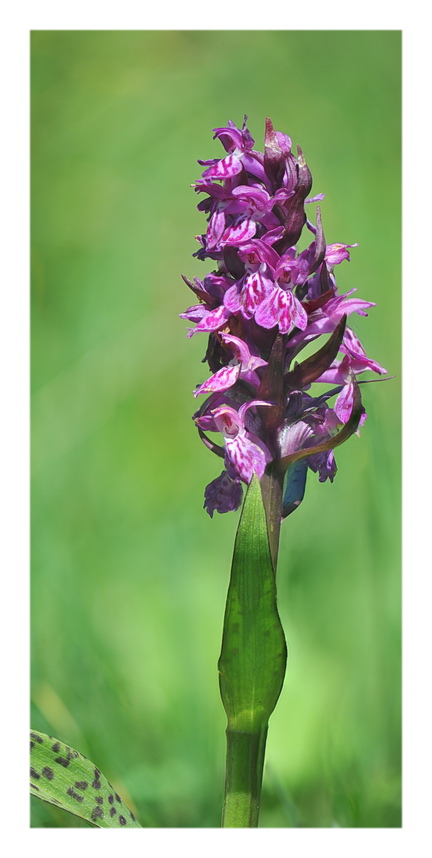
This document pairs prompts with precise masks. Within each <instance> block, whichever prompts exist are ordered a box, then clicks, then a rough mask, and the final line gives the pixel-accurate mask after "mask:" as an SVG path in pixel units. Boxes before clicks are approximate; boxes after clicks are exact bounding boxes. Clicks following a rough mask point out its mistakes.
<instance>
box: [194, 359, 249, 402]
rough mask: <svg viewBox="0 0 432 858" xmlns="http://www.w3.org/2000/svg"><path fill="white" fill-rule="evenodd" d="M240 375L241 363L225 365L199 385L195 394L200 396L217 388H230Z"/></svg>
mask: <svg viewBox="0 0 432 858" xmlns="http://www.w3.org/2000/svg"><path fill="white" fill-rule="evenodd" d="M239 375H240V364H237V366H224V367H222V369H219V370H218V371H217V372H215V373H214V375H212V376H210V378H208V379H207V381H205V382H204V383H203V384H200V385H198V387H197V388H196V390H194V396H199V395H200V394H201V393H213V392H214V391H216V390H228V388H229V387H232V386H233V384H235V383H236V381H237V379H238V377H239Z"/></svg>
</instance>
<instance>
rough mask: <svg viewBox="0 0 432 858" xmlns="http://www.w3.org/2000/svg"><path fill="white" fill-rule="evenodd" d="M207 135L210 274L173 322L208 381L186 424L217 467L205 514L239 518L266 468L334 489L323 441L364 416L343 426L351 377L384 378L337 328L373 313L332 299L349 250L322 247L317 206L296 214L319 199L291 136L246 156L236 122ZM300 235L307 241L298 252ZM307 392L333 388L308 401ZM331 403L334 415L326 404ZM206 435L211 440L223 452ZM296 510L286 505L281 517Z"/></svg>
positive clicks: (246, 144) (269, 137)
mask: <svg viewBox="0 0 432 858" xmlns="http://www.w3.org/2000/svg"><path fill="white" fill-rule="evenodd" d="M214 136H215V138H218V139H219V141H220V142H221V143H222V145H223V147H224V149H225V152H226V154H225V155H224V157H222V158H219V159H212V160H210V161H199V162H198V163H199V164H201V165H202V166H204V167H205V170H204V172H203V174H202V178H201V179H200V180H199V181H197V182H196V183H195V186H194V187H195V190H196V192H197V193H198V194H204V195H205V196H204V199H203V200H202V201H201V202H200V203H199V205H198V209H199V210H200V211H203V212H205V213H206V214H207V230H206V232H205V234H203V235H201V236H198V241H199V243H200V249H199V250H198V251H197V253H196V254H195V255H196V256H197V257H198V258H199V259H200V260H205V259H211V260H213V261H214V268H213V271H211V272H210V273H208V274H206V276H205V277H204V278H203V279H202V280H200V279H198V278H194V280H193V281H191V280H188V279H187V278H186V277H184V278H183V279H184V280H185V282H186V283H187V285H188V286H189V287H190V289H191V290H192V292H193V293H194V294H195V296H196V300H197V303H195V304H194V305H193V306H191V307H189V308H188V309H187V310H186V312H185V313H182V314H181V316H182V318H184V319H187V320H188V321H189V322H192V323H193V324H194V327H193V328H191V329H189V331H188V336H193V335H194V334H196V333H205V334H208V346H207V352H206V355H205V360H206V361H207V363H208V366H209V368H210V372H211V375H210V377H209V378H207V379H206V380H204V381H202V382H201V383H200V384H199V385H198V386H197V388H196V389H195V391H194V395H195V396H196V397H198V396H201V395H207V398H206V399H205V401H204V403H203V405H202V406H201V407H200V409H199V410H198V411H197V412H196V414H195V415H194V420H195V423H196V425H197V427H198V431H199V433H200V436H201V438H202V440H203V441H204V443H205V444H206V446H207V447H209V449H211V450H212V451H213V452H215V453H216V454H217V455H219V456H221V457H223V459H224V465H225V467H224V470H223V471H222V473H221V475H220V476H219V477H217V478H216V479H215V480H213V482H211V483H210V484H209V485H208V486H207V488H206V493H205V508H206V509H207V511H208V513H209V514H210V515H211V516H212V515H213V512H214V511H215V510H216V511H217V512H221V513H222V512H228V511H230V510H234V509H238V507H239V506H240V504H241V500H242V485H241V484H242V483H245V484H248V483H249V482H250V480H251V478H252V476H253V474H254V473H256V474H257V475H258V477H259V478H261V477H262V476H263V474H264V471H265V469H266V468H267V467H268V466H269V465H270V464H272V463H275V462H280V463H282V464H283V463H284V462H285V463H286V464H287V466H288V463H289V461H290V457H291V459H294V460H299V459H300V458H302V460H303V461H302V466H303V473H304V479H303V491H304V482H305V479H306V472H307V468H309V469H311V470H313V471H316V472H318V474H319V479H320V480H321V481H324V480H326V479H330V480H333V478H334V475H335V472H336V464H335V460H334V454H333V449H332V442H331V439H332V438H336V436H337V435H338V433H340V430H341V428H342V427H343V426H344V425H345V426H346V425H347V424H348V425H349V426H351V424H350V420H351V421H352V424H353V427H354V426H355V428H353V430H352V431H355V430H356V429H357V427H358V425H359V424H361V423H363V422H364V419H365V417H366V415H365V413H364V409H363V408H362V407H361V415H360V414H359V415H358V419H357V420H356V421H353V412H354V409H355V408H356V409H357V411H356V413H357V412H358V403H359V389H358V384H357V381H356V378H357V375H358V374H359V373H362V372H364V371H365V370H372V371H373V372H376V373H379V374H382V373H385V372H386V370H385V369H384V368H383V367H381V366H380V365H379V364H378V363H377V362H376V361H373V360H370V359H369V358H368V357H367V355H366V353H365V351H364V349H363V347H362V345H361V343H360V341H359V340H358V338H357V337H356V335H355V334H354V332H353V331H352V330H351V329H350V328H349V327H348V326H347V325H346V320H347V317H348V316H349V315H351V314H353V313H357V314H359V315H363V316H365V315H367V312H366V311H367V310H368V309H369V307H373V306H374V304H373V303H372V302H370V301H363V300H361V299H359V298H356V297H353V293H354V291H355V290H351V291H350V292H347V293H346V294H345V295H339V294H338V291H337V286H336V280H335V275H334V268H335V266H336V265H339V264H340V263H341V262H343V261H344V260H349V258H350V255H349V248H351V247H355V246H356V245H352V244H351V245H350V244H329V245H327V244H326V241H325V238H324V232H323V228H322V223H321V213H320V208H319V207H317V209H316V224H315V225H314V224H313V223H312V222H311V221H310V220H309V219H308V217H307V215H306V208H305V207H306V206H307V205H308V204H310V203H316V202H318V201H320V200H322V199H323V195H322V194H319V195H318V196H315V197H312V198H310V197H309V196H308V195H309V193H310V190H311V186H312V177H311V174H310V171H309V168H308V166H307V164H306V162H305V159H304V157H303V153H302V151H301V149H300V147H297V156H295V155H294V154H293V152H292V151H291V148H292V144H291V140H290V138H289V137H288V136H287V135H286V134H282V133H281V132H279V131H275V130H274V128H273V125H272V122H271V121H270V120H269V119H267V120H266V130H265V140H264V152H263V153H262V152H258V151H256V150H255V149H254V148H253V147H254V140H253V138H252V137H251V134H250V132H249V130H248V128H247V126H246V117H245V120H244V123H243V126H242V128H237V127H236V126H235V125H234V123H233V122H231V121H230V122H228V125H227V127H225V128H216V129H215V131H214ZM304 228H306V230H308V231H309V232H310V233H311V238H312V240H311V242H310V244H309V245H308V246H307V247H306V248H305V249H304V250H302V251H301V252H299V251H298V250H297V246H296V245H297V243H298V241H299V239H300V237H301V235H302V232H303V230H304ZM322 334H329V335H330V338H329V339H328V340H327V342H326V345H325V346H323V347H322V348H321V349H319V351H318V352H317V353H316V355H315V356H313V357H312V358H307V359H306V360H305V361H303V363H300V364H299V363H298V362H297V361H295V359H296V358H297V356H298V355H299V353H300V352H301V350H302V349H303V348H304V347H305V346H306V345H307V344H308V343H310V342H311V341H313V340H315V339H316V338H318V337H319V336H321V335H322ZM339 355H342V357H339ZM276 377H278V381H277V383H276V381H275V378H276ZM312 382H317V383H320V382H323V383H330V384H335V385H336V387H335V388H333V389H332V390H331V391H329V392H327V393H325V394H322V395H320V396H311V395H310V394H309V393H308V392H307V391H308V390H309V389H310V385H311V383H312ZM332 396H336V397H337V398H336V401H335V403H334V406H333V408H331V407H330V406H329V405H328V404H327V400H328V399H329V398H331V397H332ZM207 432H217V433H220V434H221V435H222V438H223V447H222V446H220V445H218V444H217V443H215V442H214V441H211V440H210V439H209V438H208V436H207V434H206V433H207ZM338 443H339V442H338ZM320 445H321V447H323V448H324V449H320V450H318V451H317V449H316V448H317V447H319V446H320ZM335 446H336V442H335ZM309 449H310V451H311V452H310V455H308V454H307V452H305V451H307V450H309ZM301 451H303V452H301ZM293 479H294V476H293ZM296 479H298V471H297V475H296ZM293 486H294V483H293V484H292V486H291V488H290V487H288V495H289V494H290V492H291V494H292V491H293ZM300 494H301V492H300ZM301 496H302V495H301ZM300 500H301V498H300ZM300 500H299V501H298V502H300ZM296 505H298V504H297V503H294V506H292V504H291V505H290V504H288V505H285V511H283V510H281V514H282V515H284V514H288V512H290V511H292V509H293V508H295V507H296Z"/></svg>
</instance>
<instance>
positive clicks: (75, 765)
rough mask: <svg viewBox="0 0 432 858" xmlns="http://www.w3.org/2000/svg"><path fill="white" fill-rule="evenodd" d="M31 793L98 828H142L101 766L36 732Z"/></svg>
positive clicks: (33, 745) (32, 742) (31, 769)
mask: <svg viewBox="0 0 432 858" xmlns="http://www.w3.org/2000/svg"><path fill="white" fill-rule="evenodd" d="M30 792H31V794H32V795H35V796H36V797H37V798H40V799H42V801H46V802H48V803H49V804H54V805H55V806H56V807H61V808H62V809H63V810H68V811H69V812H70V813H73V814H74V815H75V816H79V817H81V818H82V819H85V820H87V822H90V823H92V824H93V825H95V826H97V827H98V828H141V826H140V824H139V822H137V820H136V819H135V817H134V815H133V813H132V811H130V810H129V808H128V807H127V806H126V804H125V803H124V801H123V800H122V799H121V798H120V796H119V795H118V794H117V793H116V791H115V790H114V789H113V787H112V786H111V784H110V783H109V782H108V781H107V779H106V777H104V775H103V774H102V773H101V771H100V770H99V769H98V768H97V766H95V765H94V764H93V763H92V762H90V760H88V759H87V757H84V756H83V755H82V754H79V753H78V751H75V750H74V749H73V748H70V747H69V745H66V744H65V743H64V742H60V741H59V740H58V739H54V738H53V737H52V736H47V735H46V733H38V732H37V731H36V730H32V732H31V733H30Z"/></svg>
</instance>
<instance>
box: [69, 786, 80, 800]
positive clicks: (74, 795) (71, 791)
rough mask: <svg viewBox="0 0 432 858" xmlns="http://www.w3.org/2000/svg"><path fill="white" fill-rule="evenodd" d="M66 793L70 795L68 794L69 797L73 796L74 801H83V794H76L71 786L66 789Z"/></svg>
mask: <svg viewBox="0 0 432 858" xmlns="http://www.w3.org/2000/svg"><path fill="white" fill-rule="evenodd" d="M67 794H68V795H70V796H71V798H74V799H75V801H84V796H83V795H78V793H77V792H75V790H74V788H73V787H69V789H68V791H67Z"/></svg>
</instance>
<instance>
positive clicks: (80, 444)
mask: <svg viewBox="0 0 432 858" xmlns="http://www.w3.org/2000/svg"><path fill="white" fill-rule="evenodd" d="M31 43H32V123H31V124H32V726H33V728H35V729H39V730H42V731H45V732H48V733H50V734H52V735H55V736H58V737H59V738H60V739H62V740H65V741H67V742H68V743H69V744H71V745H72V746H74V747H76V748H77V749H78V750H80V751H81V752H83V753H84V754H85V755H87V756H88V757H90V758H91V759H92V760H93V761H94V762H95V763H96V764H97V765H98V766H99V767H100V768H101V769H102V771H103V772H104V773H105V774H106V776H107V777H108V778H109V779H110V780H111V781H112V783H114V784H115V785H116V786H117V787H118V791H119V792H121V793H122V794H123V795H124V797H125V799H126V800H129V802H130V804H131V806H132V807H133V808H134V809H135V810H136V813H137V815H138V817H139V819H140V821H141V823H142V824H143V825H144V826H150V827H191V828H197V827H219V825H220V810H221V802H222V793H223V773H224V754H225V736H224V730H225V716H224V712H223V709H222V706H221V703H220V699H219V691H218V679H217V668H216V664H217V659H218V655H219V650H220V641H221V632H222V620H223V611H224V604H225V597H226V590H227V585H228V576H229V568H230V561H231V554H232V547H233V541H234V535H235V530H236V526H237V521H238V514H237V513H234V514H231V515H226V516H218V515H216V516H215V518H214V519H213V520H211V519H210V518H209V517H208V516H207V514H206V513H205V512H204V511H203V509H202V504H203V491H204V486H205V485H206V483H207V482H209V481H210V480H212V479H213V478H214V477H215V476H217V475H218V474H219V472H220V463H219V460H218V459H216V457H214V456H212V455H211V454H210V453H209V452H208V451H207V450H206V449H205V448H204V446H203V445H202V444H201V443H200V441H199V439H198V436H197V434H196V431H195V429H194V426H193V424H192V421H191V414H192V413H193V411H194V410H195V401H194V399H193V396H192V390H193V388H194V387H195V385H196V383H197V382H199V381H202V380H203V379H204V378H205V377H206V372H205V369H204V368H203V367H202V365H201V363H200V361H201V358H202V356H203V354H204V352H205V348H206V338H205V336H201V337H199V336H197V337H194V338H192V340H187V338H186V327H187V323H186V322H184V321H183V320H181V319H179V318H178V314H179V313H180V312H183V310H184V309H185V308H186V307H187V306H189V304H191V303H193V297H192V295H191V293H189V291H188V290H187V288H186V286H185V285H184V284H183V282H182V280H181V278H180V274H181V273H184V274H186V275H187V276H189V277H192V276H202V275H203V274H204V273H205V272H207V271H209V270H210V268H211V265H210V267H209V263H201V262H199V261H198V260H196V259H193V258H192V253H194V251H195V250H197V248H198V245H197V242H196V241H195V239H194V236H195V235H196V234H197V233H200V232H203V231H204V229H205V217H204V215H200V214H199V213H198V212H197V211H196V205H197V202H198V198H197V197H196V195H195V193H194V192H193V190H192V189H191V188H190V184H191V183H192V182H193V181H195V180H196V179H197V178H198V177H199V176H200V173H201V169H202V168H200V167H199V166H198V165H197V163H196V161H197V159H198V158H212V157H220V156H221V154H222V151H223V150H222V147H221V145H220V144H219V143H218V142H217V141H213V140H212V129H213V128H214V127H216V126H220V125H225V124H226V122H227V120H228V119H232V120H233V121H234V122H236V123H237V124H241V122H242V119H243V114H244V113H247V114H248V117H249V122H248V124H249V127H250V130H251V132H252V134H253V136H254V137H255V141H256V148H258V149H262V146H263V130H264V121H265V117H266V116H267V115H268V116H270V117H271V118H272V120H273V123H274V125H275V127H276V128H277V129H279V130H281V131H283V132H285V133H288V134H289V135H290V136H291V137H292V139H293V143H294V144H297V143H299V144H300V145H301V147H302V149H303V152H304V154H305V157H306V159H307V162H308V164H309V166H310V169H311V171H312V175H313V177H314V185H313V192H314V193H318V192H324V193H326V198H325V200H324V202H323V203H322V211H323V223H324V230H325V234H326V238H327V241H328V242H329V243H330V242H335V241H341V242H348V243H353V242H355V241H357V242H358V243H359V247H358V248H356V249H355V250H353V251H352V260H351V263H350V264H348V263H344V264H343V265H342V266H340V267H339V269H338V284H339V287H340V290H341V291H346V290H348V289H351V288H358V290H359V291H358V293H357V294H358V295H359V296H360V297H362V298H364V299H367V300H373V301H376V302H377V307H376V308H374V309H372V310H371V312H370V315H369V317H368V318H367V319H365V318H361V317H359V316H355V317H351V321H352V325H353V327H354V329H355V331H356V332H357V334H358V335H359V336H360V338H361V340H362V342H363V344H364V346H365V348H366V350H367V352H368V354H369V355H370V356H371V357H373V358H374V359H376V360H378V361H379V362H380V363H381V364H383V365H384V366H385V367H386V368H387V369H388V371H389V372H390V373H391V374H395V375H396V378H395V379H394V380H393V381H389V382H388V383H384V384H375V385H372V387H369V386H367V387H364V388H363V394H364V401H365V404H366V407H367V411H368V415H369V416H368V420H367V422H366V425H365V427H364V429H363V430H362V431H361V437H360V438H358V437H356V436H354V437H353V438H351V439H350V440H349V442H348V443H347V444H345V445H344V446H343V447H341V448H339V449H338V450H337V455H336V458H337V462H338V466H339V472H338V475H337V477H336V480H335V482H334V484H333V485H331V484H330V483H325V484H323V485H322V484H319V483H318V480H317V477H316V476H314V475H310V477H309V483H308V490H307V494H306V499H305V501H304V503H303V505H302V507H301V508H300V509H299V511H298V512H296V514H295V515H293V516H291V517H290V518H289V519H288V520H287V521H286V522H285V523H284V526H283V528H282V544H281V554H280V562H279V570H278V591H279V605H280V614H281V618H282V621H283V625H284V628H285V633H286V637H287V642H288V648H289V659H288V670H287V675H286V680H285V686H284V690H283V693H282V696H281V699H280V701H279V704H278V706H277V708H276V711H275V713H274V714H273V716H272V718H271V721H270V730H269V739H268V749H267V762H266V767H265V775H264V790H263V806H262V815H261V823H260V824H261V826H262V827H290V826H296V827H299V826H304V827H312V828H316V827H398V826H400V824H401V815H400V814H401V810H400V793H401V789H400V750H401V727H400V708H401V707H400V687H401V676H400V672H401V664H400V636H401V635H400V614H401V605H400V601H401V599H400V596H401V593H400V590H401V588H400V304H401V300H400V220H401V199H400V195H401V194H400V184H401V182H400V169H401V168H400V137H401V104H400V101H401V92H400V90H401V82H400V75H401V57H400V53H401V35H400V33H399V32H398V31H348V32H344V31H297V32H296V31H293V32H289V31H275V32H272V31H244V32H242V31H222V32H217V31H214V32H213V31H154V32H153V31H35V32H33V33H32V38H31ZM310 214H311V216H313V211H312V210H311V212H310ZM32 802H33V804H32V823H31V824H32V826H34V827H41V826H47V827H62V826H63V827H72V826H83V827H84V826H85V823H81V822H80V821H79V820H77V819H76V818H75V817H72V816H70V815H68V814H66V813H63V812H62V811H59V810H57V809H56V808H53V807H50V806H48V805H44V804H43V803H42V802H39V801H37V800H36V799H32Z"/></svg>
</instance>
